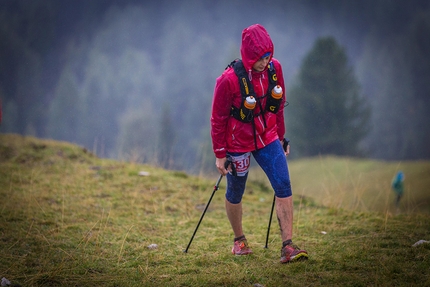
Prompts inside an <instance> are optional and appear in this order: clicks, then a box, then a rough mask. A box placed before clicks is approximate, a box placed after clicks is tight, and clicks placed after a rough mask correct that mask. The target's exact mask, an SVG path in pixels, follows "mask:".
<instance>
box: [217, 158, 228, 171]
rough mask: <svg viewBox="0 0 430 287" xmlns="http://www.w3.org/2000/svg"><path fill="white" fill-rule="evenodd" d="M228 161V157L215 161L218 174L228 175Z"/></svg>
mask: <svg viewBox="0 0 430 287" xmlns="http://www.w3.org/2000/svg"><path fill="white" fill-rule="evenodd" d="M226 161H227V158H226V157H223V158H217V159H216V160H215V165H216V168H217V169H218V172H219V173H220V174H222V175H226V174H227V173H228V170H227V169H226V168H225V162H226Z"/></svg>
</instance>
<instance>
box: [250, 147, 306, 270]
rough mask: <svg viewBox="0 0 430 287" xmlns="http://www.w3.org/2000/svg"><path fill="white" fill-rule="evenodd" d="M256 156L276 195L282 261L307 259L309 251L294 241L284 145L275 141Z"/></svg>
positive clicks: (257, 152) (291, 205)
mask: <svg viewBox="0 0 430 287" xmlns="http://www.w3.org/2000/svg"><path fill="white" fill-rule="evenodd" d="M253 155H254V158H255V160H256V161H257V163H258V164H259V165H260V166H261V168H262V169H263V171H264V172H265V173H266V175H267V177H268V178H269V180H270V183H271V185H272V187H273V190H274V191H275V195H276V204H275V206H276V215H277V217H278V223H279V227H280V229H281V238H282V249H281V260H280V261H281V263H288V262H292V261H297V260H301V259H307V258H308V253H307V252H306V251H305V250H301V249H300V248H298V247H297V246H296V245H294V244H293V242H292V237H293V197H292V192H291V183H290V175H289V171H288V164H287V160H286V158H285V154H284V151H283V149H282V145H281V143H280V142H279V141H275V142H273V143H271V144H269V145H268V146H266V147H264V148H262V149H260V150H258V151H255V152H253Z"/></svg>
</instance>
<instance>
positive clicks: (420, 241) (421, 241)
mask: <svg viewBox="0 0 430 287" xmlns="http://www.w3.org/2000/svg"><path fill="white" fill-rule="evenodd" d="M423 243H430V241H427V240H422V239H421V240H418V241H417V242H415V244H414V245H412V247H417V246H418V245H421V244H423Z"/></svg>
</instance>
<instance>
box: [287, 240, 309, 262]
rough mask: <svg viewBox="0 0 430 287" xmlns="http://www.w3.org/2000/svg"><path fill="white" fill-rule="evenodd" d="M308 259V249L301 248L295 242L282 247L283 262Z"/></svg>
mask: <svg viewBox="0 0 430 287" xmlns="http://www.w3.org/2000/svg"><path fill="white" fill-rule="evenodd" d="M306 259H308V253H307V252H306V250H302V249H300V248H299V247H298V246H297V245H295V244H292V243H291V244H289V245H286V246H285V247H283V248H282V249H281V263H289V262H295V261H300V260H306Z"/></svg>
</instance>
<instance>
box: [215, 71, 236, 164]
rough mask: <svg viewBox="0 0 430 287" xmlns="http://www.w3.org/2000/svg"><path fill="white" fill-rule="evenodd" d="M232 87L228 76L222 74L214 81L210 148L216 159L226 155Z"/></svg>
mask: <svg viewBox="0 0 430 287" xmlns="http://www.w3.org/2000/svg"><path fill="white" fill-rule="evenodd" d="M231 91H232V87H231V82H230V81H229V79H228V75H226V73H225V72H224V73H223V74H222V75H221V76H220V77H219V78H217V80H216V84H215V89H214V96H213V101H212V114H211V137H212V147H213V151H214V153H215V156H216V157H217V158H223V157H225V156H226V154H227V142H226V135H227V127H228V121H229V118H230V111H231V106H232V99H233V96H232V92H231Z"/></svg>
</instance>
